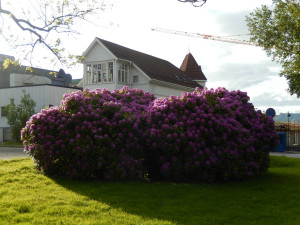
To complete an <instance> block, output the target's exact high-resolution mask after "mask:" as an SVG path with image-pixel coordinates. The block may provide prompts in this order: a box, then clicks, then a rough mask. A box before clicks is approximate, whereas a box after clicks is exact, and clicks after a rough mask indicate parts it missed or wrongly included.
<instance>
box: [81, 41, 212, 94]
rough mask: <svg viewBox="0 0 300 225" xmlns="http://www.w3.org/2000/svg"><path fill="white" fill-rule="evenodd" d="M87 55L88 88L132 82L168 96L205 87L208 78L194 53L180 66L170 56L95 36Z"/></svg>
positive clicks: (136, 86)
mask: <svg viewBox="0 0 300 225" xmlns="http://www.w3.org/2000/svg"><path fill="white" fill-rule="evenodd" d="M83 57H84V60H83V65H84V66H83V68H84V72H83V74H84V75H83V88H88V89H96V88H107V89H109V90H110V91H113V90H115V89H120V88H123V86H129V87H130V88H138V89H142V90H144V91H147V92H150V93H152V94H154V95H155V96H156V97H168V96H170V95H181V93H182V92H183V91H185V92H191V91H193V90H194V89H195V88H196V87H200V88H203V87H205V83H206V81H207V79H206V77H205V75H204V74H203V72H202V70H201V67H200V66H199V65H198V64H197V62H196V61H195V59H194V57H193V56H192V54H190V53H189V54H187V55H186V57H185V59H184V61H183V63H182V65H181V67H180V68H177V67H176V66H174V65H173V64H171V63H170V62H168V61H166V60H163V59H160V58H157V57H154V56H151V55H147V54H145V53H142V52H138V51H135V50H132V49H129V48H126V47H124V46H121V45H118V44H115V43H112V42H109V41H106V40H103V39H100V38H95V39H94V41H93V42H92V43H91V44H90V46H89V47H88V48H87V50H86V51H85V52H84V53H83Z"/></svg>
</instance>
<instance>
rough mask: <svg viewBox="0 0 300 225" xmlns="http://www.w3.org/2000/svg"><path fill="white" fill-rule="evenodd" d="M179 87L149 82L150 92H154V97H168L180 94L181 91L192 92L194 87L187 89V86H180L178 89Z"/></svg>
mask: <svg viewBox="0 0 300 225" xmlns="http://www.w3.org/2000/svg"><path fill="white" fill-rule="evenodd" d="M179 88H180V87H178V88H175V87H167V86H164V85H158V84H153V83H151V84H150V88H149V89H150V93H152V94H154V95H155V97H158V98H160V97H170V96H171V95H174V96H181V94H182V92H192V91H193V90H194V89H193V88H190V89H187V88H182V89H179Z"/></svg>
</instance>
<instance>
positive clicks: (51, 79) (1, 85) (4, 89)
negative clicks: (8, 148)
mask: <svg viewBox="0 0 300 225" xmlns="http://www.w3.org/2000/svg"><path fill="white" fill-rule="evenodd" d="M6 58H11V59H13V57H11V56H5V55H0V142H3V141H9V140H11V129H10V126H9V125H8V123H7V118H6V114H5V111H4V108H5V106H6V105H8V104H9V103H10V98H14V100H15V104H16V105H18V104H19V103H20V100H21V98H22V96H23V92H22V90H25V92H26V93H28V94H30V97H31V98H32V99H33V100H34V101H35V103H36V107H35V111H36V112H39V111H40V110H41V109H43V108H45V107H47V106H54V105H58V106H59V105H60V102H61V100H62V97H63V95H64V94H65V93H68V92H72V91H77V90H78V88H72V87H70V83H71V80H72V77H71V75H69V74H65V73H64V72H63V71H62V70H60V71H59V72H57V76H56V77H55V76H53V75H50V72H53V71H49V70H43V69H38V68H32V69H33V71H28V70H26V67H24V66H10V67H9V68H8V69H6V70H4V69H3V68H2V67H1V65H2V64H3V61H4V60H5V59H6Z"/></svg>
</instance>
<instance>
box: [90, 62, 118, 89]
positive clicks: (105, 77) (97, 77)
mask: <svg viewBox="0 0 300 225" xmlns="http://www.w3.org/2000/svg"><path fill="white" fill-rule="evenodd" d="M86 76H87V79H86V81H87V83H88V84H97V83H113V82H114V62H113V61H105V62H94V63H88V64H87V65H86Z"/></svg>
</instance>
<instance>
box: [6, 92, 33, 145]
mask: <svg viewBox="0 0 300 225" xmlns="http://www.w3.org/2000/svg"><path fill="white" fill-rule="evenodd" d="M22 92H23V96H22V98H21V102H20V104H19V105H16V104H15V99H14V98H10V104H8V105H6V106H5V113H6V115H7V116H6V117H7V122H8V124H9V125H10V126H11V128H12V137H13V139H14V140H15V141H20V138H21V133H20V132H21V130H22V128H23V127H24V126H25V125H26V122H27V120H28V119H29V118H30V117H31V116H32V115H33V114H34V113H35V110H34V108H35V106H36V103H35V102H34V100H33V99H31V97H30V94H26V92H25V90H22Z"/></svg>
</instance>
